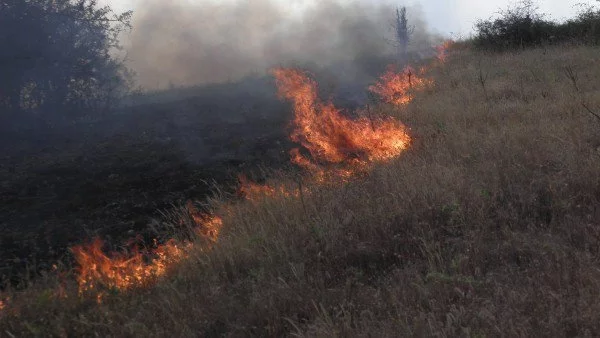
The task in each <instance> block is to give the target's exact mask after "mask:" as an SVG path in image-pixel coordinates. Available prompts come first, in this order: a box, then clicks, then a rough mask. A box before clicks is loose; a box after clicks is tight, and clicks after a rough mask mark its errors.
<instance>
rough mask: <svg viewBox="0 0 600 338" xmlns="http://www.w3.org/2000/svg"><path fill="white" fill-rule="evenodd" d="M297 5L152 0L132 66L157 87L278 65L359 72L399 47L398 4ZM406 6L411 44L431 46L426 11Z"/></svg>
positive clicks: (139, 14)
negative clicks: (349, 67) (335, 67)
mask: <svg viewBox="0 0 600 338" xmlns="http://www.w3.org/2000/svg"><path fill="white" fill-rule="evenodd" d="M300 2H302V1H300ZM297 3H298V1H297V2H296V5H297ZM294 8H297V6H295V5H294V2H293V1H286V2H284V3H281V2H280V1H272V0H245V1H238V2H234V3H231V2H226V3H225V4H223V2H220V3H218V4H217V3H206V2H204V3H202V2H200V1H198V2H194V3H190V2H188V1H165V0H146V1H144V2H142V3H140V5H139V6H138V8H137V9H136V11H135V14H134V22H133V27H134V29H133V31H132V32H131V34H130V36H129V37H128V38H127V40H126V46H127V47H126V50H127V53H128V59H129V60H130V61H129V62H130V66H131V67H132V68H133V69H134V71H135V72H136V73H137V80H138V82H139V84H140V85H141V86H142V87H144V88H146V89H159V88H164V87H166V86H168V85H177V86H189V85H195V84H203V83H214V82H225V81H234V80H237V79H239V78H241V77H243V76H246V75H248V74H252V73H255V74H256V73H257V74H261V73H264V72H265V70H266V69H268V68H269V67H272V66H275V65H290V64H314V65H318V66H327V65H331V64H336V63H345V64H353V65H355V66H356V67H355V69H353V70H351V71H350V70H346V71H348V72H361V67H364V66H366V63H368V60H370V59H373V58H378V57H382V56H387V55H393V54H394V52H395V47H394V44H393V39H394V34H393V22H394V15H395V7H394V6H392V5H389V4H381V3H380V4H374V3H364V2H361V1H341V0H340V1H336V0H320V1H318V2H317V3H316V4H315V3H313V4H312V5H310V6H308V7H306V8H304V10H302V11H299V10H298V9H294ZM408 13H409V20H410V23H411V25H414V26H415V31H414V34H413V41H412V44H411V46H412V47H413V49H414V48H417V49H418V48H423V47H424V46H425V47H426V48H429V47H430V45H431V41H429V40H430V37H429V35H428V34H427V32H426V28H425V25H424V23H423V21H422V20H421V19H420V18H421V15H420V13H421V12H420V11H419V9H418V8H409V10H408Z"/></svg>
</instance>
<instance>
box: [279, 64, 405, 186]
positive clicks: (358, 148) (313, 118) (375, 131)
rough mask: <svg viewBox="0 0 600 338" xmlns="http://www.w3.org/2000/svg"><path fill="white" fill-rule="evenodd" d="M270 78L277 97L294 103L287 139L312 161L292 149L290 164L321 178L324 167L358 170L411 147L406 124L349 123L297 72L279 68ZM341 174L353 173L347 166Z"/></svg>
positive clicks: (385, 121)
mask: <svg viewBox="0 0 600 338" xmlns="http://www.w3.org/2000/svg"><path fill="white" fill-rule="evenodd" d="M273 75H274V76H275V79H276V83H277V87H278V90H279V95H280V97H282V98H284V99H287V100H290V101H292V103H293V107H294V114H295V116H294V121H293V126H294V129H293V131H292V133H291V135H290V138H291V139H292V141H294V142H297V143H299V144H301V145H302V146H303V147H304V148H305V149H306V150H307V151H308V153H309V154H310V156H311V159H312V160H309V159H308V158H307V157H306V156H304V155H303V154H302V153H301V152H300V150H298V149H294V150H292V152H291V156H292V162H293V163H295V164H297V165H299V166H301V167H304V168H306V169H308V170H309V171H311V172H313V173H316V175H315V176H316V177H317V180H318V179H319V177H321V178H322V177H324V172H323V169H322V168H321V165H322V164H329V165H332V164H334V165H335V164H343V165H345V166H346V167H349V168H358V167H361V166H363V165H365V164H366V163H369V162H372V161H384V160H389V159H391V158H393V157H396V156H398V155H399V154H400V153H402V151H404V149H406V148H407V146H408V144H409V143H410V137H409V136H408V134H407V133H406V128H405V127H404V125H402V124H401V123H400V122H398V121H397V120H395V119H393V118H391V117H390V118H379V119H376V120H373V119H370V118H367V117H360V118H358V119H355V120H352V119H349V118H347V117H345V116H343V115H342V113H341V111H340V110H339V109H337V108H336V107H335V106H334V105H333V104H332V103H330V102H329V103H324V102H322V101H320V100H319V98H318V96H317V84H316V83H315V82H314V81H313V80H312V79H310V78H309V77H308V76H307V74H306V73H304V72H302V71H300V70H296V69H286V68H277V69H274V70H273ZM344 171H345V172H348V171H350V174H351V173H352V172H353V171H354V170H352V169H348V168H345V169H344V170H342V171H340V172H344Z"/></svg>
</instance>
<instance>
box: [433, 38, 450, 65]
mask: <svg viewBox="0 0 600 338" xmlns="http://www.w3.org/2000/svg"><path fill="white" fill-rule="evenodd" d="M452 45H454V41H452V40H446V41H444V42H443V43H442V44H441V45H438V46H436V47H435V49H436V51H437V56H436V58H437V59H438V61H439V62H440V63H445V62H446V61H447V60H448V50H449V49H450V48H451V47H452Z"/></svg>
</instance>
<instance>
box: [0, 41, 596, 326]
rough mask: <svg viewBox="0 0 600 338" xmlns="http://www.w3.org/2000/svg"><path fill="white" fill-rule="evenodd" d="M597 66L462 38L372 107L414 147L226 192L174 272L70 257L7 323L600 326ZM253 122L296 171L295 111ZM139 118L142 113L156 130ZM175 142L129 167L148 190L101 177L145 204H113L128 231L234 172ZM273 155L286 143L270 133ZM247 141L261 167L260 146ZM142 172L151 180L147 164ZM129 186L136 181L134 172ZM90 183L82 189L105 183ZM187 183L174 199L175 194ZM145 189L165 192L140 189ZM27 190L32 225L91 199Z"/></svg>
mask: <svg viewBox="0 0 600 338" xmlns="http://www.w3.org/2000/svg"><path fill="white" fill-rule="evenodd" d="M599 61H600V53H598V48H595V47H582V46H573V45H564V46H556V47H549V48H538V49H530V50H522V51H518V52H505V53H493V54H492V53H489V54H488V53H484V52H477V51H472V50H470V49H469V48H468V47H465V46H462V45H459V46H457V47H456V48H454V49H453V50H452V51H451V54H450V57H449V59H448V61H447V63H446V64H444V65H443V66H440V67H437V68H435V69H433V70H432V73H431V77H432V79H433V80H434V81H433V83H434V84H433V85H431V86H428V87H427V89H425V90H424V91H422V92H420V93H418V94H417V95H415V96H414V98H413V99H412V102H410V104H408V105H406V106H401V107H397V106H393V105H386V104H381V105H379V106H376V107H372V110H373V112H372V113H373V114H374V115H375V116H383V115H391V116H393V117H394V118H397V119H399V120H400V121H402V122H403V123H404V124H405V125H406V126H407V127H409V128H410V129H409V134H410V135H411V137H412V143H411V144H410V147H409V148H408V149H407V150H406V151H404V152H403V153H402V154H401V156H400V157H398V158H396V159H394V160H392V161H389V162H385V163H380V164H378V165H377V166H376V167H375V168H374V169H373V170H371V171H369V172H366V173H363V174H362V175H359V176H358V177H355V178H353V179H350V180H347V181H346V182H337V183H330V184H317V183H315V182H312V183H311V182H305V183H301V182H300V181H298V178H297V175H292V174H289V175H288V176H286V175H285V174H281V175H273V176H271V178H270V179H268V180H267V183H269V184H270V185H271V186H277V185H279V184H282V183H283V184H288V186H294V184H297V185H300V186H302V184H304V185H305V187H306V188H307V189H309V190H308V191H309V192H307V193H302V191H304V190H302V189H300V191H301V193H300V194H274V195H266V196H263V197H262V198H260V199H255V200H252V201H242V200H235V201H233V202H232V199H231V197H230V196H228V194H227V193H223V192H226V191H227V189H223V191H221V193H219V194H217V196H216V197H215V198H212V199H210V200H209V202H208V203H209V204H210V205H209V206H208V209H210V210H214V211H222V210H225V211H224V212H223V213H222V219H223V227H222V228H221V230H220V234H219V237H218V240H217V241H216V242H215V243H211V244H210V245H197V246H195V247H194V250H191V251H190V254H189V256H188V257H187V258H186V259H184V260H182V261H181V262H180V263H179V264H177V265H176V266H174V267H173V268H172V269H171V270H170V271H169V273H168V274H166V275H165V276H164V278H162V279H160V280H159V281H158V282H157V284H156V285H153V286H151V287H145V288H137V289H134V290H131V291H119V290H114V289H111V290H106V292H105V293H103V294H102V297H94V296H90V295H83V296H78V293H77V285H76V284H75V282H74V279H73V278H72V276H71V274H72V273H73V272H72V271H71V270H69V269H68V268H66V267H62V266H59V267H58V268H57V271H55V272H51V273H47V274H43V276H41V277H38V278H36V279H35V280H34V281H32V282H31V283H30V285H29V287H28V288H25V289H11V288H9V289H7V290H5V291H4V293H3V294H1V295H0V296H1V297H0V300H1V299H4V303H2V304H4V305H3V306H4V307H5V308H4V309H3V310H0V311H2V312H0V333H1V334H0V335H7V336H29V335H51V336H81V335H85V336H92V335H100V336H198V335H205V336H222V335H226V336H282V335H298V336H423V335H425V336H432V335H437V336H463V335H464V336H501V335H505V336H531V335H542V336H574V335H580V336H597V335H600V324H599V323H600V315H599V314H600V302H598V299H600V261H599V254H600V209H599V208H598V206H599V205H600V204H599V202H600V132H599V131H600V83H598V81H597V79H598V77H600V68H599V67H598V62H599ZM229 101H231V100H228V102H229ZM284 107H285V108H286V109H288V110H289V107H287V106H285V105H284ZM274 110H279V108H274ZM174 111H175V112H172V111H168V112H167V111H165V113H164V114H177V109H176V108H175V109H174ZM134 116H135V115H134ZM267 116H269V117H272V116H274V115H267ZM289 116H290V115H288V117H287V118H290V117H289ZM252 120H253V119H252V118H250V117H249V118H248V119H247V120H245V121H244V122H243V123H241V124H242V125H243V126H244V127H247V128H248V130H252V132H253V133H254V131H256V130H259V131H260V132H259V134H260V135H262V134H263V131H264V134H265V135H270V136H268V137H270V138H267V140H269V141H268V142H267V143H268V144H274V143H275V142H274V141H275V140H280V142H281V148H277V147H276V148H274V149H275V150H273V152H272V154H278V155H272V156H271V157H270V156H268V155H256V156H255V157H252V159H253V160H256V162H257V163H258V162H260V161H262V159H265V158H266V159H269V158H272V160H267V161H266V165H267V166H268V167H270V168H277V167H284V166H285V165H286V164H284V162H285V161H286V156H287V155H286V153H285V151H287V149H288V147H289V144H286V142H288V141H286V140H285V135H286V131H285V126H286V122H285V119H284V118H281V119H280V120H277V119H275V120H273V119H269V118H267V119H266V121H270V122H269V123H266V122H264V121H263V122H261V121H256V123H255V124H250V122H251V121H252ZM132 121H133V122H130V123H129V124H127V125H129V126H135V125H138V123H142V124H144V123H148V124H149V125H153V123H152V121H148V120H144V119H141V118H140V119H135V118H134V119H132ZM182 121H185V119H182ZM184 124H185V123H184ZM139 127H140V128H142V126H139ZM126 130H129V129H126ZM211 130H213V131H214V130H216V128H214V127H213V128H211V127H210V126H207V127H206V132H210V131H211ZM219 130H221V129H219ZM136 134H139V133H136ZM114 135H118V133H115V134H114ZM252 135H255V134H252ZM252 137H255V136H252ZM265 137H266V136H265ZM151 139H152V140H153V142H154V141H155V140H157V139H159V138H158V137H154V136H153V137H152V138H151ZM183 139H189V138H188V137H184V138H183ZM222 139H223V142H225V139H230V138H229V136H223V137H222ZM114 140H115V142H116V145H114V147H116V148H118V149H119V152H121V151H127V150H125V149H127V148H125V147H122V145H123V144H129V145H130V148H129V149H131V151H132V153H128V154H127V155H126V156H127V157H128V158H132V159H135V158H136V157H135V156H136V155H135V153H136V151H144V153H147V151H148V150H145V149H148V148H150V145H149V142H148V141H147V140H144V139H140V140H138V141H136V142H132V141H123V140H122V139H120V138H118V137H115V138H114ZM271 140H273V141H271ZM129 142H130V143H129ZM223 142H218V144H219V145H221V144H223ZM168 145H169V143H168V142H167V143H166V144H165V145H162V146H161V147H164V148H159V149H161V151H160V154H163V155H157V156H155V157H152V161H151V162H150V163H144V162H143V161H142V160H141V159H140V160H139V161H136V160H134V161H132V162H131V163H141V168H139V167H135V166H134V167H131V170H130V171H131V173H132V175H134V174H135V175H138V176H139V178H140V180H139V185H138V186H134V187H130V186H127V187H120V188H119V189H116V188H115V189H109V187H111V185H110V184H108V185H106V184H105V183H102V184H101V186H100V187H96V188H94V187H93V186H87V185H86V186H84V188H89V189H91V190H92V191H94V189H97V190H98V191H101V192H102V194H100V196H102V197H101V199H102V200H103V201H104V200H110V201H113V202H112V203H117V204H121V203H132V204H135V205H137V204H136V203H141V204H142V206H141V207H140V209H138V210H137V212H136V213H134V214H131V215H129V214H126V213H123V212H122V211H118V209H117V211H116V212H114V213H111V214H110V215H113V214H114V215H117V216H114V217H115V218H114V220H115V221H114V222H115V224H116V223H118V222H122V223H123V222H128V221H132V220H133V221H135V217H144V216H143V215H146V212H148V213H150V214H151V215H152V214H153V213H156V208H161V207H165V206H166V205H167V204H169V203H177V202H179V203H181V202H184V201H185V200H187V199H189V198H192V197H194V196H193V195H194V194H199V195H205V194H206V192H207V190H206V189H207V188H206V187H205V186H201V185H200V184H199V183H198V182H200V181H201V180H210V179H211V177H212V176H213V175H218V174H222V173H223V170H222V168H223V167H219V166H214V165H212V166H210V167H211V168H213V169H211V170H213V171H210V170H208V169H206V170H205V169H203V168H205V166H204V163H205V162H203V159H196V163H199V165H198V166H197V167H191V168H190V167H187V166H186V165H183V164H180V163H183V162H185V163H190V161H189V158H186V161H182V160H179V159H178V158H179V157H178V156H185V154H182V155H177V153H174V152H173V151H170V150H169V148H168ZM245 145H247V143H244V146H245ZM110 147H111V145H110V144H105V145H104V146H103V148H101V149H98V151H97V152H94V154H95V155H96V154H97V155H98V156H100V157H99V158H98V159H97V160H94V161H92V162H90V163H95V164H94V165H92V166H91V167H90V168H86V167H83V168H82V169H81V172H79V173H65V177H72V176H73V175H74V176H87V175H93V174H94V173H95V172H94V171H93V170H92V168H98V166H97V165H96V164H99V163H105V164H106V165H109V164H110V163H115V162H112V161H116V160H115V159H113V160H108V161H107V160H105V159H104V158H103V157H102V154H103V152H104V151H107V152H109V153H111V154H112V152H110V151H109V150H107V149H111V148H110ZM146 147H148V148H146ZM232 147H233V146H232ZM75 148H77V147H75ZM152 149H155V148H152ZM258 149H260V150H265V149H266V150H268V149H270V148H269V147H267V146H263V145H262V144H261V143H259V146H258ZM266 150H265V151H266ZM229 151H231V150H230V149H229V148H228V149H226V152H229ZM282 151H283V153H282ZM60 153H61V154H62V155H61V157H59V158H57V156H55V157H52V156H51V157H52V158H51V159H48V160H47V161H50V163H52V165H49V167H54V168H56V170H60V169H63V170H65V169H64V168H65V167H69V166H66V165H64V163H70V162H69V161H71V162H72V161H78V162H81V163H86V162H85V161H82V158H81V157H77V156H84V157H85V156H89V155H87V152H85V154H81V153H80V152H79V153H78V152H77V151H75V150H73V154H74V155H72V156H71V155H65V152H64V151H62V150H61V151H60ZM69 153H70V152H69ZM191 153H193V152H191ZM242 153H243V154H244V161H246V159H245V157H246V154H247V153H248V151H246V150H245V149H244V151H242ZM75 154H76V155H75ZM207 154H208V155H207V157H206V158H207V159H209V158H212V157H213V156H214V155H215V153H211V152H207ZM124 156H125V155H124ZM146 157H147V156H145V155H144V156H141V158H146ZM184 158H185V157H184ZM223 158H229V157H223ZM259 159H260V160H259ZM240 161H241V160H240ZM244 161H242V162H244ZM250 162H252V161H250ZM19 163H23V164H20V165H22V166H24V167H25V168H26V167H27V163H26V162H19ZM230 164H231V163H229V164H228V165H230ZM237 164H239V163H237ZM109 167H110V168H112V167H113V166H112V165H111V166H109ZM175 167H178V168H179V170H178V171H173V168H175ZM17 168H18V167H17ZM144 168H146V169H147V170H148V171H149V174H147V175H146V174H143V175H140V173H145V171H144ZM220 168H221V169H220ZM98 170H99V171H98V175H103V176H102V177H104V176H106V177H107V178H109V177H110V174H109V172H110V171H109V172H107V171H102V170H100V169H98ZM17 172H19V173H20V172H24V173H27V174H23V175H24V177H23V178H22V179H23V180H27V181H29V182H31V180H38V181H39V182H44V184H46V183H45V182H47V179H44V176H43V173H36V174H35V175H34V174H29V173H28V172H29V171H27V170H23V171H21V170H17ZM100 173H101V174H100ZM86 174H87V175H86ZM152 175H155V176H152ZM167 175H173V176H175V177H176V178H177V179H169V180H168V182H170V183H169V185H164V184H162V183H161V182H162V181H161V180H159V179H158V178H161V179H164V177H166V176H167ZM92 177H93V176H92ZM152 177H155V178H156V180H152ZM65 179H66V178H65ZM113 180H116V183H115V186H119V183H118V182H119V178H115V177H113ZM233 180H234V179H233ZM79 181H80V180H79ZM94 182H98V179H97V177H96V178H95V179H94ZM107 182H110V181H107ZM127 182H130V179H129V178H128V179H127ZM148 182H153V183H152V185H151V186H149V185H148V184H149V183H148ZM222 182H225V184H226V182H227V179H223V180H222ZM230 182H231V178H230ZM53 184H58V185H65V186H70V185H67V184H64V182H55V183H53ZM94 184H98V183H94ZM127 184H129V183H127ZM170 184H172V185H170ZM180 186H183V187H184V188H177V187H180ZM11 187H19V185H18V184H16V183H15V184H14V185H11ZM13 190H14V191H15V193H16V191H20V190H19V189H17V188H14V189H13ZM40 191H42V192H43V189H41V190H40ZM53 191H54V190H53ZM79 191H80V190H78V192H77V193H75V192H66V193H67V194H76V195H77V196H83V197H81V198H84V197H85V196H87V195H85V194H81V193H79ZM171 191H177V194H176V196H173V197H169V196H170V195H169V193H170V192H171ZM37 193H39V192H37ZM23 194H25V196H32V195H33V193H23ZM128 194H129V195H128ZM143 194H152V195H154V196H156V198H152V199H147V198H144V199H143V201H146V202H136V201H137V199H138V198H140V196H141V195H143ZM18 196H21V195H18ZM95 196H98V195H95ZM165 196H167V197H165ZM96 198H98V197H96ZM48 200H54V199H52V198H50V199H48ZM68 200H69V201H70V200H72V198H69V199H68ZM26 201H28V199H27V198H25V197H23V198H21V197H19V198H16V197H15V198H14V199H12V200H8V202H7V203H13V204H12V205H13V207H5V206H6V205H9V204H7V203H3V207H2V208H3V209H2V212H3V213H4V214H7V215H11V217H14V219H15V220H18V219H20V218H27V217H30V220H29V223H31V224H34V225H35V224H36V221H39V220H41V219H46V215H47V213H49V214H52V215H54V214H55V213H54V212H53V211H51V210H54V209H58V210H62V211H63V213H64V215H66V216H63V217H59V216H60V215H58V216H56V218H55V219H56V220H57V222H58V221H61V222H66V223H69V222H71V221H72V222H75V223H76V219H77V218H78V217H79V216H77V215H80V214H81V213H82V212H84V211H83V210H79V211H78V212H73V210H78V206H77V205H74V206H69V207H66V206H62V205H61V206H60V207H59V208H55V207H53V205H46V204H44V205H45V208H46V209H43V208H41V209H40V208H38V209H36V210H45V211H44V212H45V213H42V212H41V211H40V213H39V214H36V213H30V212H28V213H25V214H24V215H23V214H19V213H18V212H17V210H18V209H17V208H19V207H20V205H22V204H16V203H25V202H26ZM121 201H131V202H121ZM147 201H152V203H151V204H148V205H144V203H148V202H147ZM156 201H162V202H156ZM3 202H4V201H3ZM69 203H71V202H69ZM80 203H82V204H81V205H89V204H90V203H92V202H88V201H82V202H80ZM69 208H72V209H69ZM102 208H106V205H103V206H102V207H98V209H94V210H106V209H102ZM115 208H118V205H117V206H115ZM129 209H131V208H130V207H128V208H127V210H129ZM98 212H100V211H98ZM102 215H108V212H107V214H102ZM110 215H109V216H102V217H98V218H97V219H98V220H103V219H104V218H103V217H106V219H111V218H110V217H113V216H110ZM154 215H156V214H154ZM9 219H10V218H9ZM15 222H17V221H15ZM18 222H21V221H18ZM163 222H165V223H168V222H167V220H163ZM142 223H143V222H142ZM36 226H37V227H38V229H40V228H39V225H36ZM55 228H56V227H55ZM82 228H83V229H85V227H82ZM125 228H127V230H134V233H135V231H136V230H137V229H136V228H135V227H134V226H128V227H125ZM37 231H38V232H39V231H41V232H42V233H43V230H37ZM69 233H70V232H69ZM57 235H58V236H62V235H60V234H52V236H57ZM2 238H3V239H2V240H4V238H5V237H4V236H3V237H2ZM72 241H73V239H70V240H69V243H65V245H70V244H72ZM2 245H4V244H3V243H2ZM15 250H18V249H15ZM3 261H4V260H3ZM61 276H62V277H61Z"/></svg>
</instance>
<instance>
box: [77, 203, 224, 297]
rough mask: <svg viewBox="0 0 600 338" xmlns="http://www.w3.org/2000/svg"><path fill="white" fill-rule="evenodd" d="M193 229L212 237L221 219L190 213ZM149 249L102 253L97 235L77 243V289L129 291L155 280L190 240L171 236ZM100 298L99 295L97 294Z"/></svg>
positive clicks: (186, 248) (180, 255)
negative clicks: (175, 238) (179, 240)
mask: <svg viewBox="0 0 600 338" xmlns="http://www.w3.org/2000/svg"><path fill="white" fill-rule="evenodd" d="M192 217H193V218H194V221H195V222H196V224H197V225H199V226H198V227H197V232H198V233H199V234H201V235H203V236H205V237H207V238H209V239H210V240H216V238H217V237H218V234H219V229H220V227H221V225H222V220H221V219H220V218H219V217H214V216H208V215H203V214H200V213H197V212H194V213H192ZM154 244H155V248H154V249H151V250H142V249H139V248H138V247H133V248H132V249H131V250H130V252H128V253H125V252H124V253H120V252H113V253H110V254H105V253H104V252H103V250H102V247H103V245H104V242H103V241H102V240H100V239H99V238H96V239H95V240H93V241H92V242H91V243H90V244H89V245H85V246H84V245H78V246H75V247H73V248H72V249H71V250H72V252H73V255H74V256H75V260H76V262H77V264H78V265H79V269H78V272H79V273H78V276H77V282H78V284H79V292H80V293H83V292H86V291H90V290H94V289H96V288H98V287H99V286H101V287H102V288H107V289H117V290H130V289H133V288H138V287H145V286H149V285H151V284H153V283H155V282H156V281H157V280H158V279H159V278H160V277H162V276H164V275H165V274H166V273H167V272H168V271H169V270H170V268H171V267H172V266H174V265H176V264H177V263H179V262H180V261H181V260H183V259H184V258H186V257H187V256H188V252H189V250H190V249H191V248H192V247H193V244H192V243H178V242H177V241H175V240H173V239H171V240H169V241H167V242H166V243H164V244H157V243H156V241H155V243H154ZM98 297H99V298H98V300H99V301H100V300H101V298H102V295H100V294H99V295H98Z"/></svg>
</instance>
